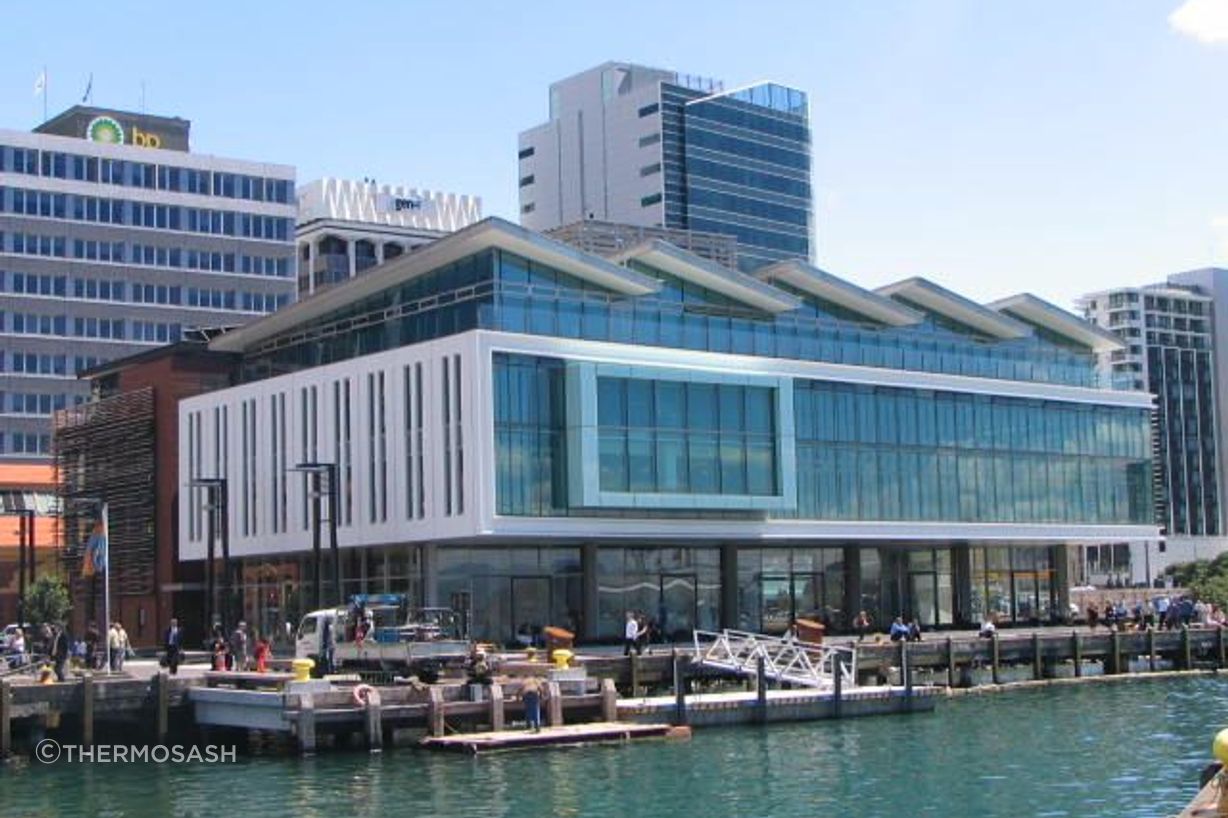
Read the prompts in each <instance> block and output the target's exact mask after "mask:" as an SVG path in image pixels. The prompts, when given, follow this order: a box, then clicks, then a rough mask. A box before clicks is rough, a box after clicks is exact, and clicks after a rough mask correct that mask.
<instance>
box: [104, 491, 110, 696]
mask: <svg viewBox="0 0 1228 818" xmlns="http://www.w3.org/2000/svg"><path fill="white" fill-rule="evenodd" d="M102 536H103V543H104V546H103V547H104V548H106V556H105V557H104V558H103V559H104V560H106V561H105V562H104V563H103V571H102V616H103V619H104V620H105V621H104V622H103V627H104V628H105V630H104V631H103V634H104V636H103V639H105V640H106V642H107V671H106V672H107V675H108V676H109V675H111V521H110V519H109V515H108V509H107V504H106V503H103V504H102Z"/></svg>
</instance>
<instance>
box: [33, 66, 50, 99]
mask: <svg viewBox="0 0 1228 818" xmlns="http://www.w3.org/2000/svg"><path fill="white" fill-rule="evenodd" d="M46 92H47V69H46V68H44V69H43V71H42V73H41V74H39V75H38V77H37V78H36V79H35V80H34V96H38V95H39V94H45V93H46Z"/></svg>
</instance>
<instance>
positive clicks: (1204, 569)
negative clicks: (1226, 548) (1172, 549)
mask: <svg viewBox="0 0 1228 818" xmlns="http://www.w3.org/2000/svg"><path fill="white" fill-rule="evenodd" d="M1166 573H1168V574H1171V575H1172V577H1173V580H1174V582H1176V584H1177V585H1181V586H1184V587H1186V588H1188V589H1189V590H1190V592H1191V593H1193V594H1194V596H1195V597H1197V598H1198V599H1201V600H1203V601H1204V602H1210V603H1211V604H1213V605H1217V606H1219V607H1220V608H1228V553H1224V554H1220V555H1219V556H1217V557H1216V558H1215V559H1213V560H1195V561H1194V562H1183V563H1179V564H1177V565H1170V566H1169V567H1168V569H1167V570H1166Z"/></svg>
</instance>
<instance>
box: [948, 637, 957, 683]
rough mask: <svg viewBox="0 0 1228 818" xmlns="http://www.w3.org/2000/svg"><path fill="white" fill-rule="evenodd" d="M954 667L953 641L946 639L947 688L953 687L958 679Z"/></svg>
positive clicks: (949, 638)
mask: <svg viewBox="0 0 1228 818" xmlns="http://www.w3.org/2000/svg"><path fill="white" fill-rule="evenodd" d="M956 674H957V670H956V667H955V640H954V639H952V638H951V637H949V636H948V637H947V687H955V680H956V679H957V678H958V676H957V675H956Z"/></svg>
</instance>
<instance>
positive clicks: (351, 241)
mask: <svg viewBox="0 0 1228 818" xmlns="http://www.w3.org/2000/svg"><path fill="white" fill-rule="evenodd" d="M481 218H482V200H481V199H479V198H478V197H476V196H462V195H457V194H455V193H441V192H438V191H431V190H419V189H418V188H408V187H404V186H395V185H379V184H377V183H376V182H374V181H372V180H364V181H361V182H357V181H353V180H349V179H332V178H325V179H317V180H315V181H313V182H308V183H307V184H305V185H303V186H301V187H300V188H299V189H298V227H297V230H296V231H295V241H296V242H297V244H298V258H299V266H298V292H299V294H300V295H309V294H311V293H314V292H315V291H316V290H320V289H323V288H325V287H328V286H331V285H333V284H336V283H337V282H339V281H345V280H346V279H348V278H353V277H354V276H356V275H358V274H360V273H362V272H364V271H365V270H368V269H370V268H371V267H374V266H376V265H378V264H383V263H384V262H385V261H391V260H392V259H394V258H396V257H397V256H399V255H401V254H402V253H406V252H408V251H410V250H413V249H414V248H415V247H421V246H422V245H423V244H427V243H429V242H432V241H434V240H435V239H437V238H439V237H440V236H446V235H447V234H448V233H452V232H454V231H456V230H459V229H461V228H462V227H467V226H469V225H471V224H473V223H474V222H476V221H478V220H479V219H481Z"/></svg>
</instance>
